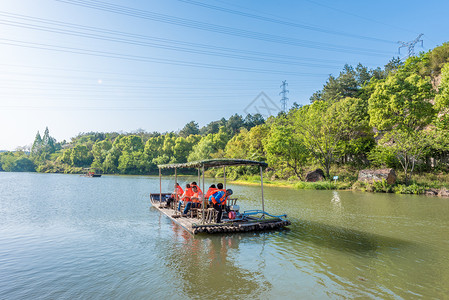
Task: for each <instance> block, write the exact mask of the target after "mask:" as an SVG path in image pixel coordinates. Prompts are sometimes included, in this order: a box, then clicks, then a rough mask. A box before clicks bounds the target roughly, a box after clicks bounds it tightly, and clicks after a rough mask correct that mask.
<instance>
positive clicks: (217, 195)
mask: <svg viewBox="0 0 449 300" xmlns="http://www.w3.org/2000/svg"><path fill="white" fill-rule="evenodd" d="M229 195H232V190H231V189H228V190H224V189H223V184H222V183H219V184H217V190H216V191H215V192H214V193H213V194H212V195H211V196H210V197H209V202H211V203H212V206H213V207H214V209H215V210H216V211H217V217H216V219H215V223H221V214H222V212H223V206H225V205H226V199H227V197H228V196H229Z"/></svg>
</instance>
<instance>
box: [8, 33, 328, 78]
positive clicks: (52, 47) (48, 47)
mask: <svg viewBox="0 0 449 300" xmlns="http://www.w3.org/2000/svg"><path fill="white" fill-rule="evenodd" d="M0 44H4V45H11V46H17V47H24V48H29V49H41V50H49V51H57V52H65V53H75V54H82V55H90V56H97V57H104V58H116V59H123V60H130V61H138V62H139V61H140V62H152V63H160V64H168V65H176V66H184V67H197V68H206V69H215V70H225V71H238V72H250V73H267V74H289V75H294V76H320V77H321V76H324V75H325V74H318V73H299V72H284V71H277V70H268V69H254V68H245V67H232V66H226V65H215V64H206V63H193V62H190V61H181V60H172V59H163V58H154V57H147V56H137V55H126V54H120V53H113V52H107V51H95V50H88V49H81V48H74V47H63V46H56V45H49V44H43V43H32V42H26V41H19V40H11V39H1V38H0Z"/></svg>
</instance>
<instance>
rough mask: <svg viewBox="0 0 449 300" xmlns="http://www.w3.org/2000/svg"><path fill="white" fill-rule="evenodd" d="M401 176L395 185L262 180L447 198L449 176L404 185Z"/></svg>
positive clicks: (250, 180) (247, 180)
mask: <svg viewBox="0 0 449 300" xmlns="http://www.w3.org/2000/svg"><path fill="white" fill-rule="evenodd" d="M402 177H403V175H402V174H399V175H398V178H397V181H396V183H395V184H391V185H389V184H387V183H386V182H385V181H377V182H371V183H366V182H361V181H357V180H346V181H338V180H335V181H318V182H305V181H298V180H296V181H293V180H282V179H275V180H272V179H268V178H267V179H264V185H266V186H274V187H286V188H292V189H298V190H354V191H361V192H373V193H395V194H414V195H426V196H439V197H449V189H448V187H449V174H444V173H441V174H430V173H421V174H417V175H415V177H414V180H413V181H412V183H410V184H408V185H406V184H405V183H404V180H403V178H402ZM231 182H232V183H235V184H240V185H260V177H259V176H245V177H241V178H239V179H236V180H233V181H231Z"/></svg>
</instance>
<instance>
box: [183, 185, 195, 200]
mask: <svg viewBox="0 0 449 300" xmlns="http://www.w3.org/2000/svg"><path fill="white" fill-rule="evenodd" d="M183 196H184V199H182V200H183V201H186V202H190V201H192V199H190V197H192V196H193V191H192V188H188V189H186V191H185V192H184V194H183Z"/></svg>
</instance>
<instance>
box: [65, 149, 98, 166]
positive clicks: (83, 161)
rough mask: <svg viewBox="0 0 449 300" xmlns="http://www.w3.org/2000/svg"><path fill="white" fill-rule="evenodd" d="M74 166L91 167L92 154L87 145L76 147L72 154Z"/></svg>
mask: <svg viewBox="0 0 449 300" xmlns="http://www.w3.org/2000/svg"><path fill="white" fill-rule="evenodd" d="M70 159H71V162H72V166H75V167H89V166H90V164H91V163H92V159H93V157H92V154H91V153H90V151H89V149H88V148H87V146H85V145H76V146H75V147H74V148H73V149H72V153H71V154H70Z"/></svg>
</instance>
